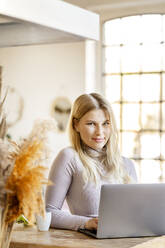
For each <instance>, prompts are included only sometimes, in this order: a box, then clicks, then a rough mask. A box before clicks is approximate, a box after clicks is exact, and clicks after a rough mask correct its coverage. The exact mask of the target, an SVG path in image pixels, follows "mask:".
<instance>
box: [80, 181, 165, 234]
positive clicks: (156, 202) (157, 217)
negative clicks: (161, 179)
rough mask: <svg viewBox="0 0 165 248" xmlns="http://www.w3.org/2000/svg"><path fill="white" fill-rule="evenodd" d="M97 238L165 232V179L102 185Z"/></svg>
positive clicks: (84, 231) (87, 232) (85, 231)
mask: <svg viewBox="0 0 165 248" xmlns="http://www.w3.org/2000/svg"><path fill="white" fill-rule="evenodd" d="M98 220H99V221H98V229H97V231H95V232H93V231H92V232H91V231H89V230H84V229H81V230H80V231H81V232H83V233H86V234H89V235H92V236H93V237H95V238H120V237H141V236H159V235H164V234H165V183H157V184H106V185H102V188H101V196H100V206H99V217H98Z"/></svg>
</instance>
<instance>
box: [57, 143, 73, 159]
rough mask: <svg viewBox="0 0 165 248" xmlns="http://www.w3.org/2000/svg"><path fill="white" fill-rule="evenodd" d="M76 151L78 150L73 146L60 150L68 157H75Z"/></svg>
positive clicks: (61, 153)
mask: <svg viewBox="0 0 165 248" xmlns="http://www.w3.org/2000/svg"><path fill="white" fill-rule="evenodd" d="M76 153H77V152H76V150H75V149H74V148H73V147H71V146H67V147H65V148H63V149H62V150H61V151H60V152H59V154H60V155H63V156H67V157H73V156H74V155H75V154H76Z"/></svg>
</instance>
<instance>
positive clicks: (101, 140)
mask: <svg viewBox="0 0 165 248" xmlns="http://www.w3.org/2000/svg"><path fill="white" fill-rule="evenodd" d="M93 140H94V141H95V142H97V143H101V142H103V141H104V139H99V138H96V139H93Z"/></svg>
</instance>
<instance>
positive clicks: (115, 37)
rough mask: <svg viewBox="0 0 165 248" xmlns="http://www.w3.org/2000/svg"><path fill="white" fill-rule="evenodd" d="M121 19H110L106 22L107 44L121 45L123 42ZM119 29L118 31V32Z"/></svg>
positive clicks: (105, 38) (105, 34)
mask: <svg viewBox="0 0 165 248" xmlns="http://www.w3.org/2000/svg"><path fill="white" fill-rule="evenodd" d="M121 28H122V27H121V19H120V18H118V19H115V20H112V21H108V22H106V23H105V24H104V30H105V33H104V44H106V45H113V44H115V45H117V44H118V45H119V44H121V38H122V36H121ZM116 30H117V32H116Z"/></svg>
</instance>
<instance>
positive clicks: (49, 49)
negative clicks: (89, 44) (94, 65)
mask: <svg viewBox="0 0 165 248" xmlns="http://www.w3.org/2000/svg"><path fill="white" fill-rule="evenodd" d="M84 60H85V44H84V42H76V43H67V44H53V45H40V46H26V47H11V48H0V65H1V66H2V67H3V72H2V81H3V84H5V85H11V86H12V87H15V88H16V89H17V90H18V92H19V94H20V95H21V96H22V97H23V99H24V111H23V117H22V119H21V120H20V121H19V122H18V123H17V124H16V125H15V126H14V127H12V128H10V129H9V133H10V135H11V136H12V139H14V140H18V139H19V138H20V137H25V136H26V135H27V134H28V133H29V132H30V130H31V128H32V125H33V122H34V120H36V119H38V118H50V117H51V116H50V109H51V103H52V101H53V100H54V99H55V98H56V97H57V96H67V97H68V98H69V99H70V100H71V102H72V101H73V100H74V99H75V98H76V97H77V96H78V95H80V94H81V93H83V92H84V70H85V68H84V67H85V65H84V64H85V62H84ZM7 101H8V102H9V103H10V99H7ZM12 107H13V106H11V109H12ZM62 137H63V138H62ZM64 140H65V141H66V136H65V135H64V134H57V135H56V141H55V146H56V147H57V150H59V149H60V147H61V146H64V145H65V143H67V142H65V141H64Z"/></svg>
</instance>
